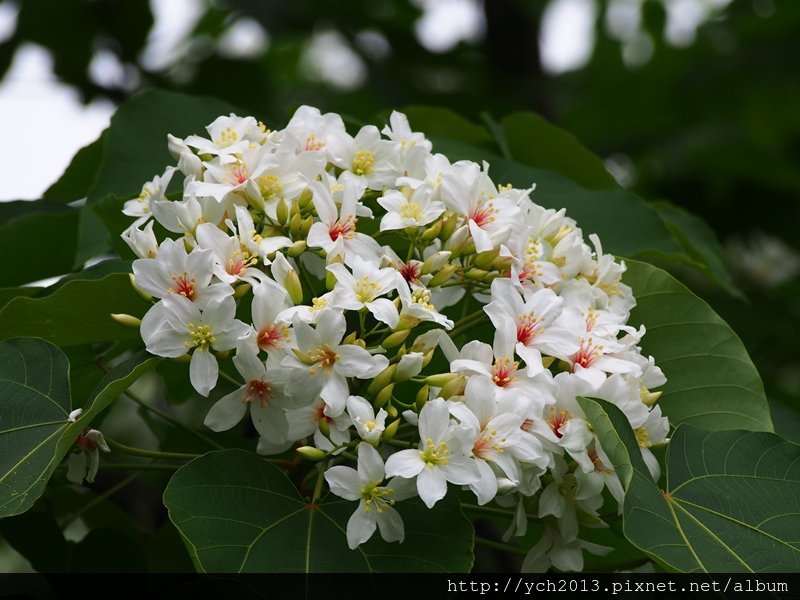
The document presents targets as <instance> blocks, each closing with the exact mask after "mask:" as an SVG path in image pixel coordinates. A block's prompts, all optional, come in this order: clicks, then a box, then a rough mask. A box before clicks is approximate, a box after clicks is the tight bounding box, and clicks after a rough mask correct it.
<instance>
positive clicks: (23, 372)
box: [0, 339, 158, 517]
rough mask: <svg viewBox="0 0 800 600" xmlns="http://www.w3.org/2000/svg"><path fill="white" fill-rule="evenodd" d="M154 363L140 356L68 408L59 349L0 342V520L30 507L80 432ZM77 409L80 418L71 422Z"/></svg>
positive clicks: (64, 369) (66, 376) (65, 364)
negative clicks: (0, 403) (71, 415)
mask: <svg viewBox="0 0 800 600" xmlns="http://www.w3.org/2000/svg"><path fill="white" fill-rule="evenodd" d="M157 360H158V359H156V358H154V357H152V356H150V355H148V354H147V353H145V352H144V351H142V352H140V353H139V354H137V355H135V356H133V357H132V358H130V359H128V360H127V361H125V362H124V363H122V364H120V365H118V366H117V367H115V368H114V369H112V370H111V371H109V373H108V374H107V375H106V376H105V377H104V378H103V379H102V380H101V381H100V383H99V384H98V385H97V387H96V388H95V390H94V392H92V394H91V395H90V397H89V398H88V399H86V400H87V401H86V402H84V401H83V399H82V398H80V399H76V400H77V402H76V403H75V404H73V403H72V400H71V398H70V384H69V363H68V362H67V359H66V357H65V356H64V353H63V352H62V351H61V350H59V349H58V348H57V347H56V346H54V345H52V344H50V343H48V342H46V341H44V340H40V339H15V340H10V341H7V342H3V343H0V398H2V410H0V517H4V516H9V515H15V514H19V513H21V512H24V511H26V510H27V509H28V508H30V507H31V505H32V504H33V503H34V502H35V501H36V499H37V498H38V497H39V496H40V495H41V494H42V491H43V490H44V487H45V485H46V484H47V480H48V479H49V478H50V475H51V474H52V473H53V470H54V469H55V468H56V466H57V465H58V463H59V462H61V459H62V458H63V457H64V456H65V455H66V453H67V452H68V451H69V449H70V447H71V446H72V444H73V443H74V442H75V439H76V438H77V437H78V435H79V434H80V433H81V432H82V431H83V429H84V428H85V427H87V426H88V424H89V423H90V422H91V420H92V419H93V418H94V417H95V416H96V415H97V414H98V413H99V412H100V411H102V410H103V409H104V408H106V407H107V406H108V405H109V404H110V403H111V401H112V400H114V398H116V397H117V396H118V395H119V394H121V393H122V392H123V391H125V390H126V389H127V388H128V387H129V386H130V385H131V383H133V381H135V380H136V379H138V378H139V377H140V376H141V374H142V373H144V372H145V371H146V370H148V369H150V368H151V367H153V366H154V365H155V363H156V362H157ZM77 406H80V407H82V408H83V413H82V414H81V416H80V418H78V419H77V420H76V421H75V422H71V421H69V419H68V417H69V414H70V412H71V411H72V410H73V409H74V408H76V407H77Z"/></svg>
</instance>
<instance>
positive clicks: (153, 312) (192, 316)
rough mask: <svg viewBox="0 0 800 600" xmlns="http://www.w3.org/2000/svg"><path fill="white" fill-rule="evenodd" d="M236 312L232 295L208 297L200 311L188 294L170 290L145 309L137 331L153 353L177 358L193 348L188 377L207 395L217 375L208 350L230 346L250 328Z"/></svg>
mask: <svg viewBox="0 0 800 600" xmlns="http://www.w3.org/2000/svg"><path fill="white" fill-rule="evenodd" d="M235 315H236V302H235V301H234V299H233V297H231V296H226V297H225V298H223V299H222V300H214V301H211V302H209V303H208V304H207V305H206V307H205V308H204V309H203V310H202V311H201V310H200V309H199V308H198V306H197V305H196V304H195V303H194V302H192V301H191V300H189V299H188V298H185V297H184V296H181V295H179V294H170V295H169V296H166V297H165V298H164V299H163V300H161V301H160V302H158V303H157V304H156V305H155V306H153V308H151V309H150V310H149V311H147V313H146V314H145V315H144V317H143V318H142V324H141V328H140V331H141V334H142V339H143V340H144V343H145V346H146V347H147V351H148V352H150V353H151V354H155V355H156V356H163V357H166V358H178V357H179V356H184V355H185V354H186V353H187V352H189V350H193V352H192V359H191V362H190V363H189V380H190V381H191V383H192V386H194V389H196V390H197V392H198V393H199V394H201V395H203V396H208V394H209V392H210V391H211V390H212V389H214V386H215V385H216V384H217V377H218V375H219V365H218V364H217V359H216V357H215V356H214V354H213V352H212V351H211V350H212V349H213V350H217V351H219V350H233V348H235V347H236V341H237V340H238V339H239V338H240V337H242V336H244V335H246V334H247V333H248V331H249V330H250V327H249V326H248V325H245V324H244V323H242V322H241V321H239V320H237V319H236V318H235Z"/></svg>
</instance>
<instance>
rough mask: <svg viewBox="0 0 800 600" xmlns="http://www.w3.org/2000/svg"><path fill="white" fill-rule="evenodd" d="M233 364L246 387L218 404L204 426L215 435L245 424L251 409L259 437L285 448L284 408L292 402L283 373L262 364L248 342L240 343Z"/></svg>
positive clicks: (242, 386)
mask: <svg viewBox="0 0 800 600" xmlns="http://www.w3.org/2000/svg"><path fill="white" fill-rule="evenodd" d="M233 364H234V366H235V367H236V370H237V371H238V372H239V374H240V375H241V376H242V379H244V383H243V384H242V385H241V386H240V387H239V388H238V389H236V390H234V391H233V392H231V393H230V394H226V395H225V396H223V397H222V398H221V399H219V400H218V401H217V402H215V403H214V405H213V406H212V407H211V409H210V410H209V411H208V414H207V415H206V418H205V420H204V421H203V423H204V424H205V425H206V427H208V428H209V429H211V430H213V431H227V430H228V429H230V428H232V427H233V426H234V425H236V424H237V423H239V421H241V420H242V417H244V415H245V412H247V408H248V406H249V407H250V418H251V420H252V422H253V426H254V427H255V428H256V431H258V434H259V435H260V436H261V437H263V438H265V439H266V440H267V441H268V442H269V443H270V444H274V445H280V444H284V443H285V442H286V441H287V434H288V431H289V423H288V422H287V420H286V414H285V413H284V408H289V407H292V406H293V402H292V398H291V397H289V396H287V395H286V394H285V393H284V391H283V390H284V384H285V381H284V378H283V374H282V373H281V370H280V369H278V368H275V367H273V366H272V365H270V361H269V360H267V362H266V363H265V362H264V361H262V360H260V359H259V358H258V355H257V354H256V352H255V350H254V348H253V345H252V343H250V342H249V341H248V340H247V339H240V340H239V341H238V343H237V346H236V356H234V357H233Z"/></svg>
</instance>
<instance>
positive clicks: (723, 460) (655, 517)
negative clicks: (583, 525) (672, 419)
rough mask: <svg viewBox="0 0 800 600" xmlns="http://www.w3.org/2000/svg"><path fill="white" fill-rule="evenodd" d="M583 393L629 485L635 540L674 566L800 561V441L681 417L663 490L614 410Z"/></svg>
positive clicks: (781, 565)
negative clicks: (698, 425) (707, 427)
mask: <svg viewBox="0 0 800 600" xmlns="http://www.w3.org/2000/svg"><path fill="white" fill-rule="evenodd" d="M580 402H581V405H582V407H583V408H584V410H585V411H586V413H587V416H588V417H589V419H590V420H591V422H592V426H593V429H594V431H595V432H596V433H597V435H598V437H599V439H600V441H601V444H602V445H603V448H604V449H607V450H608V451H609V458H610V459H611V460H612V462H614V463H615V467H616V468H617V470H618V472H619V473H620V476H621V477H620V479H621V480H622V482H623V485H624V486H625V487H626V495H625V500H624V504H623V519H624V531H625V535H626V536H627V537H628V539H629V540H630V541H631V542H632V543H633V544H635V545H636V546H637V547H639V548H640V549H641V550H643V551H645V552H646V553H647V554H649V555H650V556H651V557H653V558H655V559H657V560H659V561H660V562H662V563H663V564H664V565H665V566H666V567H668V568H670V569H673V570H677V571H684V572H709V573H715V572H728V573H730V572H786V573H794V572H797V570H798V569H800V520H798V518H797V515H798V514H800V446H798V445H797V444H793V443H791V442H789V441H787V440H784V439H783V438H781V437H780V436H777V435H775V434H773V433H766V432H751V431H714V432H712V431H702V430H699V429H694V428H693V427H690V426H687V425H681V426H679V427H678V429H677V430H676V432H675V435H674V436H673V437H672V440H671V442H670V445H669V447H668V450H667V459H666V462H667V473H666V489H664V490H660V489H659V488H658V486H657V485H656V484H655V483H654V482H653V480H652V479H651V478H650V476H649V474H648V472H647V467H646V466H645V464H644V461H643V459H642V457H641V454H640V452H639V448H638V446H637V444H636V439H635V437H634V435H633V431H631V428H630V425H629V424H628V421H627V419H626V418H625V416H624V415H623V414H622V413H621V412H620V410H619V409H618V408H617V407H616V406H614V405H613V404H611V403H609V402H604V401H602V400H588V399H580Z"/></svg>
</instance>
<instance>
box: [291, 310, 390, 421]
mask: <svg viewBox="0 0 800 600" xmlns="http://www.w3.org/2000/svg"><path fill="white" fill-rule="evenodd" d="M292 328H293V330H294V335H295V340H296V342H297V348H293V349H292V350H293V354H290V355H288V356H286V357H285V358H284V359H283V360H282V361H281V364H282V365H283V366H284V367H287V368H290V369H295V370H297V372H298V373H297V374H298V376H296V377H292V378H291V380H290V382H289V387H288V390H289V392H290V393H291V394H292V395H296V396H298V397H308V396H309V395H311V396H314V395H316V394H317V393H319V395H320V396H321V397H322V399H323V400H324V401H325V403H326V404H327V405H328V406H329V407H330V414H331V416H338V415H340V414H341V413H342V412H343V411H344V409H345V404H346V403H347V397H348V396H349V395H350V391H349V387H348V383H347V378H348V377H357V378H359V379H370V378H372V377H375V376H376V375H377V374H378V373H380V372H381V371H383V370H384V369H385V368H386V367H387V366H388V365H389V360H388V359H387V358H386V357H385V356H381V355H372V354H370V353H369V352H368V351H367V350H365V349H364V348H362V347H361V346H357V345H355V344H341V341H342V338H343V337H344V334H345V330H346V328H347V323H346V322H345V319H344V315H343V314H342V313H341V312H340V311H338V310H330V311H325V312H323V313H321V314H320V316H319V318H318V319H317V325H316V329H315V328H313V327H311V325H309V324H308V323H304V322H303V321H302V320H301V319H300V318H299V317H298V316H296V315H295V317H294V320H293V322H292ZM299 373H303V374H304V375H303V376H299Z"/></svg>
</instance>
